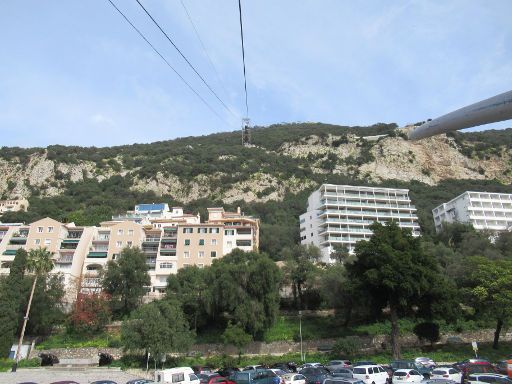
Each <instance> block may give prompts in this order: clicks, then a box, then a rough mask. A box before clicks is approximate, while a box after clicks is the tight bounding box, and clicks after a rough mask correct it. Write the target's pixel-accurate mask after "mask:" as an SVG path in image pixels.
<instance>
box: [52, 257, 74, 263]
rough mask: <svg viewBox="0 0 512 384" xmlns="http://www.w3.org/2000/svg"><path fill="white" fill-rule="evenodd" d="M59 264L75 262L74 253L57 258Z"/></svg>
mask: <svg viewBox="0 0 512 384" xmlns="http://www.w3.org/2000/svg"><path fill="white" fill-rule="evenodd" d="M55 262H56V263H57V264H72V263H73V255H65V256H61V257H59V258H58V259H56V260H55Z"/></svg>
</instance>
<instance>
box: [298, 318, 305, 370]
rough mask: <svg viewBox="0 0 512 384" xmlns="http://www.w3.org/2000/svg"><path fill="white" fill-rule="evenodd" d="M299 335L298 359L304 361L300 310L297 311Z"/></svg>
mask: <svg viewBox="0 0 512 384" xmlns="http://www.w3.org/2000/svg"><path fill="white" fill-rule="evenodd" d="M299 335H300V359H301V360H302V362H303V363H304V354H303V353H302V311H299Z"/></svg>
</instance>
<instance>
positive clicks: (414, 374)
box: [392, 369, 423, 384]
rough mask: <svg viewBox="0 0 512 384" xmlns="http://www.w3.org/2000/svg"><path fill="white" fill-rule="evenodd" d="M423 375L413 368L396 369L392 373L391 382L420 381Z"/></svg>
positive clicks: (396, 383) (395, 383)
mask: <svg viewBox="0 0 512 384" xmlns="http://www.w3.org/2000/svg"><path fill="white" fill-rule="evenodd" d="M421 380H423V375H422V374H421V373H419V372H418V371H417V370H415V369H397V370H396V371H395V372H394V373H393V378H392V381H393V384H398V383H420V382H421Z"/></svg>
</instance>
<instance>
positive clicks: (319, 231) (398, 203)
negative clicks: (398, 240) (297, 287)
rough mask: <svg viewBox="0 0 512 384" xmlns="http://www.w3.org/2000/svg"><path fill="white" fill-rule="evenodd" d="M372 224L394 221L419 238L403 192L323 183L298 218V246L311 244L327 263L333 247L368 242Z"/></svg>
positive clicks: (401, 190) (411, 209)
mask: <svg viewBox="0 0 512 384" xmlns="http://www.w3.org/2000/svg"><path fill="white" fill-rule="evenodd" d="M375 221H377V222H380V223H385V222H388V221H395V222H396V223H397V224H398V225H399V226H400V227H401V228H408V229H410V230H411V231H412V234H413V235H414V236H419V234H420V227H419V224H418V217H417V216H416V208H415V207H414V206H413V205H412V204H411V200H410V198H409V191H408V190H407V189H394V188H374V187H357V186H350V185H332V184H323V185H322V186H321V187H320V188H319V189H318V190H317V191H315V192H313V193H312V194H311V195H310V196H309V198H308V208H307V212H306V213H304V214H302V215H300V238H301V243H302V244H314V245H316V246H318V247H320V249H321V250H322V255H323V261H324V262H331V261H332V260H330V253H331V252H332V247H333V245H334V244H343V245H346V246H347V247H348V249H349V251H350V252H353V250H354V246H355V244H356V243H357V242H358V241H360V240H366V239H369V238H370V236H371V235H372V231H371V230H370V228H369V227H370V225H371V224H373V223H374V222H375Z"/></svg>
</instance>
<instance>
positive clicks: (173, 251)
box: [160, 248, 176, 256]
mask: <svg viewBox="0 0 512 384" xmlns="http://www.w3.org/2000/svg"><path fill="white" fill-rule="evenodd" d="M160 256H176V249H175V248H172V249H171V248H169V249H160Z"/></svg>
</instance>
